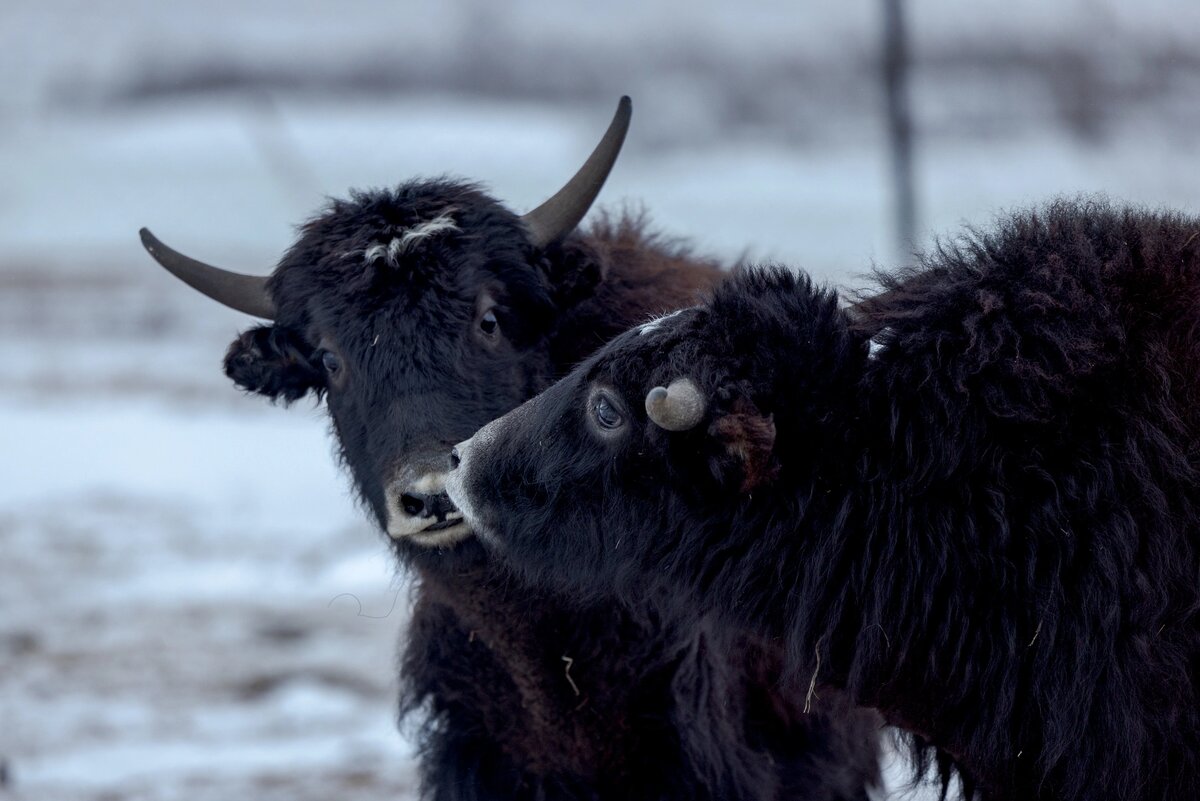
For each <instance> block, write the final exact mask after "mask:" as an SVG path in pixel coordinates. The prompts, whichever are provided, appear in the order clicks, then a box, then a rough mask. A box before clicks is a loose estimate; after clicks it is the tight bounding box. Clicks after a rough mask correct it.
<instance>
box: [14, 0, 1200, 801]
mask: <svg viewBox="0 0 1200 801" xmlns="http://www.w3.org/2000/svg"><path fill="white" fill-rule="evenodd" d="M899 6H900V8H901V9H902V11H903V19H904V20H905V23H906V26H905V27H906V28H907V34H908V36H907V59H908V63H909V65H910V69H909V70H908V73H907V78H906V80H905V75H904V73H903V71H897V70H895V69H893V70H892V71H891V73H890V76H891V78H892V79H893V80H892V82H891V83H890V85H891V86H892V87H893V89H894V90H896V91H894V92H893V94H892V95H891V102H890V103H889V94H888V91H887V89H886V87H887V86H889V81H888V80H887V77H888V75H889V72H888V70H886V69H885V68H884V67H885V65H887V64H889V63H890V64H892V65H893V66H896V65H897V64H903V63H905V62H904V59H903V58H902V59H900V60H899V61H897V60H895V59H889V58H887V57H885V53H887V52H888V51H887V50H886V48H885V47H884V44H883V43H884V39H885V36H884V33H885V29H886V26H885V19H886V15H885V13H884V12H885V2H884V0H859V2H852V3H816V2H811V3H797V2H795V0H789V1H788V2H782V1H777V2H758V3H753V4H744V3H743V4H734V3H718V2H714V1H713V0H687V2H683V1H682V0H672V2H660V3H646V2H634V0H608V2H605V3H588V4H581V3H572V2H547V1H546V0H540V1H535V0H518V1H517V2H507V3H495V2H487V0H455V1H454V2H437V3H433V2H430V3H415V2H364V1H362V0H347V1H344V2H339V3H317V2H312V1H311V0H286V2H285V1H284V0H268V1H267V2H258V3H254V4H249V3H245V2H243V1H242V0H238V1H237V2H235V1H234V0H208V2H205V3H194V4H185V3H164V2H161V1H160V0H154V1H153V2H151V0H108V1H107V2H103V3H99V2H94V1H93V0H78V1H77V2H72V1H69V0H5V2H4V3H3V4H0V363H2V364H3V366H4V367H3V378H2V379H0V453H2V454H4V457H5V460H4V467H3V469H2V471H0V476H2V480H0V799H4V798H14V799H39V800H40V799H97V800H99V799H126V798H128V799H173V798H185V797H186V798H188V799H191V800H193V801H194V800H195V799H228V798H261V799H273V798H280V799H283V798H287V799H308V798H313V799H316V798H328V797H333V796H336V797H339V798H343V799H354V798H364V799H367V798H371V799H377V798H385V797H386V798H409V797H411V796H412V790H413V783H414V777H413V773H412V767H411V765H412V762H411V759H412V755H411V748H410V747H409V745H408V741H407V740H406V739H405V737H404V736H403V735H400V734H397V733H396V732H395V729H394V714H393V706H394V695H395V668H394V650H395V642H396V638H397V634H398V632H399V631H400V630H401V629H402V627H403V626H404V623H405V618H406V607H407V601H406V599H407V595H406V592H405V583H404V582H405V580H404V576H403V575H396V574H395V573H394V570H393V567H392V565H391V564H390V561H389V559H388V558H387V553H386V549H385V547H384V544H383V542H382V539H381V535H379V534H377V533H376V532H375V530H374V528H373V527H372V526H371V525H370V524H369V523H368V522H367V521H366V519H365V517H364V516H363V515H362V514H361V513H360V512H359V510H357V509H356V508H355V504H354V502H353V500H352V499H351V497H350V496H349V494H348V491H347V486H348V482H347V481H346V479H345V478H344V477H343V476H342V475H340V474H339V472H338V470H337V469H336V467H335V462H334V458H333V454H332V449H331V445H330V439H329V437H328V435H327V431H326V423H325V421H324V416H323V414H322V412H321V410H320V409H319V408H315V407H314V406H313V405H312V404H311V403H306V402H301V403H299V404H297V405H296V406H294V407H293V408H291V409H286V410H285V409H283V408H273V407H270V406H269V405H267V404H266V403H264V402H261V401H260V400H257V399H254V398H247V397H243V396H241V395H240V394H239V393H237V392H236V391H234V390H233V388H232V387H231V386H230V385H229V384H228V382H227V381H226V380H225V379H224V378H223V376H222V375H221V372H220V359H221V356H222V354H223V352H224V349H225V347H226V345H227V344H228V342H229V341H230V340H231V339H232V337H233V336H234V334H235V333H236V332H237V331H238V329H239V327H244V326H245V325H247V323H248V322H249V320H248V319H247V318H242V317H239V316H238V315H237V314H235V313H234V312H231V311H228V310H226V309H224V308H222V307H218V306H217V305H216V304H214V303H212V302H210V301H207V300H205V299H204V298H201V297H200V296H199V295H197V294H196V293H194V292H192V291H190V290H188V289H186V288H185V287H184V286H183V285H181V284H179V283H178V282H177V281H175V280H174V279H172V278H170V277H169V276H167V275H166V274H165V273H164V271H163V270H161V269H160V268H159V267H157V266H156V265H155V264H153V262H152V261H151V260H150V259H149V257H148V256H147V255H146V254H145V253H144V252H143V251H142V249H141V247H140V245H139V243H138V240H137V236H136V234H137V229H138V228H139V227H140V226H142V225H147V226H150V227H151V228H153V229H154V231H155V232H156V233H158V234H159V235H160V236H162V237H163V239H165V240H166V241H167V242H168V243H170V244H172V245H173V246H175V247H178V248H180V249H181V250H183V251H185V252H187V253H189V254H192V255H194V256H197V257H199V258H202V259H205V260H209V261H212V262H215V263H217V264H223V265H226V266H230V267H233V268H239V269H243V270H245V271H247V272H258V273H264V274H265V273H266V272H268V271H269V270H270V269H271V267H272V266H273V263H274V261H275V259H277V258H278V256H279V254H280V253H281V252H282V250H283V249H284V248H285V247H286V246H287V245H288V243H289V242H290V241H291V238H292V234H293V226H295V225H296V224H298V223H300V222H302V221H303V220H304V219H305V218H306V217H308V216H309V215H311V214H313V213H314V212H315V211H316V210H317V209H318V208H319V207H320V206H321V204H322V203H323V201H324V198H325V197H326V196H329V195H342V194H344V193H345V192H346V191H347V189H348V188H350V187H363V188H365V187H371V186H379V185H386V184H392V183H396V182H399V181H400V180H403V179H406V178H410V177H414V176H418V175H425V176H427V175H436V174H443V173H447V174H451V175H456V176H463V177H469V178H473V179H476V180H480V181H483V182H485V183H486V184H487V185H488V186H490V187H491V188H492V190H493V191H494V193H495V194H496V195H497V196H498V197H500V198H503V199H505V200H507V201H509V202H510V203H511V205H512V207H513V208H514V209H515V210H517V211H525V210H527V209H528V208H530V207H531V206H533V205H534V204H536V203H537V202H539V201H541V200H542V199H543V198H544V196H545V195H546V194H548V193H549V192H550V191H552V190H553V189H555V188H557V187H558V186H559V184H560V183H561V182H562V181H563V180H564V179H565V178H566V177H567V176H568V175H569V174H570V173H571V172H572V171H573V170H574V169H575V168H576V167H577V166H578V164H579V163H580V162H581V160H582V158H583V157H584V156H585V155H586V153H587V152H588V151H589V150H590V148H591V147H592V145H593V144H594V142H595V140H596V138H597V137H598V136H599V134H600V132H601V131H602V130H603V127H604V126H605V125H606V124H607V122H608V119H609V117H610V116H611V113H612V110H613V107H614V104H615V102H616V100H617V98H618V97H619V96H620V95H621V94H624V93H627V94H630V95H632V97H633V99H634V109H635V112H634V120H633V127H632V129H631V133H630V136H629V140H628V142H627V144H626V147H625V151H624V154H623V156H622V158H621V160H620V162H619V163H618V166H617V168H616V170H615V171H614V173H613V175H612V177H611V179H610V181H609V183H608V185H607V187H606V189H605V191H604V193H603V195H602V196H601V202H602V204H607V205H609V206H617V205H620V204H621V203H623V202H628V203H635V204H641V205H644V207H645V208H646V209H647V210H648V211H649V213H650V215H651V217H652V218H653V219H654V220H655V221H656V223H657V225H658V227H660V228H661V229H662V230H664V231H666V232H668V233H670V234H672V235H677V236H680V237H684V238H687V239H689V240H691V241H692V242H694V243H695V245H696V246H697V247H698V248H699V249H700V250H702V251H708V252H711V253H714V254H716V255H719V256H722V257H725V258H729V259H734V258H738V257H741V256H746V257H748V258H753V259H759V260H765V259H773V260H780V261H784V262H786V263H788V264H790V265H794V266H796V267H800V268H804V269H807V270H810V271H811V272H813V273H814V274H816V275H818V276H819V277H821V278H822V279H824V280H828V281H831V282H835V283H837V284H839V285H842V286H845V287H856V286H862V285H864V284H865V280H864V279H863V278H862V277H861V276H862V274H863V273H864V272H865V271H866V270H868V269H870V268H871V267H872V266H874V265H880V266H887V265H895V264H901V263H903V262H904V261H905V259H906V258H907V253H908V252H909V249H910V246H916V247H918V248H919V247H924V246H928V245H929V244H930V243H931V242H933V241H934V239H935V237H937V236H939V235H947V234H953V233H954V232H955V231H956V230H958V229H960V227H961V225H962V224H963V223H964V222H970V223H975V224H980V225H986V224H988V223H989V221H990V220H991V219H992V218H993V217H994V215H996V214H997V213H998V212H1000V211H1002V210H1004V209H1011V208H1014V207H1021V206H1026V205H1029V204H1033V203H1037V202H1040V201H1044V200H1046V199H1048V198H1050V197H1052V196H1055V195H1060V194H1075V193H1079V192H1097V191H1098V192H1105V193H1108V194H1109V195H1111V196H1113V197H1116V198H1120V199H1124V200H1130V201H1135V202H1139V203H1144V204H1148V205H1155V206H1158V205H1165V206H1173V207H1176V208H1179V209H1184V210H1188V211H1192V212H1196V211H1197V210H1198V209H1200V102H1197V98H1200V4H1196V3H1195V2H1192V0H1140V1H1139V2H1138V3H1129V2H1123V1H1122V0H1059V2H1055V3H1046V2H1044V0H1003V2H1000V1H999V0H995V1H992V0H989V1H988V2H974V3H962V2H957V0H916V1H913V2H902V3H900V4H899ZM891 52H892V53H893V55H895V53H896V52H897V51H895V50H893V51H891ZM901 55H903V54H901ZM896 79H899V80H896ZM897 133H898V134H899V137H898V138H897V136H896V135H895V134H897ZM906 140H907V141H909V142H910V147H909V152H910V153H911V161H904V160H901V161H900V162H897V161H896V160H895V155H894V154H895V153H896V152H897V151H896V149H895V147H894V143H895V142H896V141H899V142H900V143H901V144H902V145H903V143H904V142H905V141H906ZM900 152H904V147H901V148H900ZM906 164H907V167H906V166H905V165H906ZM905 174H908V175H911V185H910V187H909V188H908V189H907V190H903V191H900V192H898V191H897V186H898V185H899V186H900V187H903V186H904V182H903V180H901V181H900V182H899V184H898V182H897V180H896V176H898V175H899V176H901V177H903V176H904V175H905ZM904 197H908V198H910V199H911V204H906V203H903V202H901V201H900V200H898V198H904ZM905 220H908V222H906V221H905Z"/></svg>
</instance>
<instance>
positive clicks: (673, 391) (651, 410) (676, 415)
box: [646, 378, 707, 431]
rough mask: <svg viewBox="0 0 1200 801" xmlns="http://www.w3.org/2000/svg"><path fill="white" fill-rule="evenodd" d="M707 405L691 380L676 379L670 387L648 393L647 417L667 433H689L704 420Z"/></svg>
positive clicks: (658, 388)
mask: <svg viewBox="0 0 1200 801" xmlns="http://www.w3.org/2000/svg"><path fill="white" fill-rule="evenodd" d="M706 405H707V404H705V402H704V396H703V395H701V394H700V390H699V389H697V388H696V384H695V383H694V382H693V381H692V379H690V378H676V379H675V380H674V381H672V382H671V383H670V385H669V386H665V387H655V388H654V389H652V390H650V391H649V392H647V393H646V415H647V416H648V417H649V418H650V419H651V421H653V422H654V424H655V425H657V426H658V427H660V428H665V429H666V430H667V431H687V430H688V429H690V428H695V427H696V424H697V423H699V422H700V421H701V420H702V419H703V418H704V410H705V407H706Z"/></svg>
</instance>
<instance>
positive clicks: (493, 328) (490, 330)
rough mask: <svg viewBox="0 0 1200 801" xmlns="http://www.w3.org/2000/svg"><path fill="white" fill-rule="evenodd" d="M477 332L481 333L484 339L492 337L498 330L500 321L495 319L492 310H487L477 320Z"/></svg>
mask: <svg viewBox="0 0 1200 801" xmlns="http://www.w3.org/2000/svg"><path fill="white" fill-rule="evenodd" d="M479 330H480V331H482V332H483V335H484V336H486V337H494V336H495V335H496V332H497V331H499V330H500V321H499V320H497V319H496V312H495V310H494V309H488V310H487V311H485V312H484V313H483V316H482V317H480V318H479Z"/></svg>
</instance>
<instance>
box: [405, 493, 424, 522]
mask: <svg viewBox="0 0 1200 801" xmlns="http://www.w3.org/2000/svg"><path fill="white" fill-rule="evenodd" d="M400 507H401V508H402V509H403V510H404V513H405V514H406V515H408V516H409V517H420V516H421V514H422V513H423V512H424V511H425V499H424V498H423V497H421V496H420V495H410V494H409V493H407V492H406V493H404V494H403V495H401V496H400Z"/></svg>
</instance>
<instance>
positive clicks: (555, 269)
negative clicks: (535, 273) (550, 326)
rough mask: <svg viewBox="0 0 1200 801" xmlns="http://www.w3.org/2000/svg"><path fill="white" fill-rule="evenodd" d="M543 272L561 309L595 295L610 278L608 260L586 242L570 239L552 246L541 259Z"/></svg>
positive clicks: (556, 303) (555, 301)
mask: <svg viewBox="0 0 1200 801" xmlns="http://www.w3.org/2000/svg"><path fill="white" fill-rule="evenodd" d="M541 269H542V274H543V275H544V276H545V278H546V282H547V283H548V284H549V285H550V294H551V296H552V297H553V298H554V303H555V305H556V306H558V307H559V308H560V309H569V308H571V307H572V306H575V305H577V304H579V303H580V302H582V301H585V300H587V299H588V298H590V297H592V296H594V295H595V294H596V287H597V286H599V285H600V284H601V283H602V282H603V281H604V279H605V278H606V277H607V276H606V275H605V273H606V272H607V269H606V265H605V263H604V262H603V261H602V260H601V259H600V258H599V257H598V256H597V254H596V253H595V252H594V250H593V248H592V247H590V246H589V245H587V244H586V243H583V242H575V241H567V242H564V243H562V244H561V245H559V244H555V245H551V246H550V250H548V251H547V252H546V253H545V254H543V255H542V261H541Z"/></svg>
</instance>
